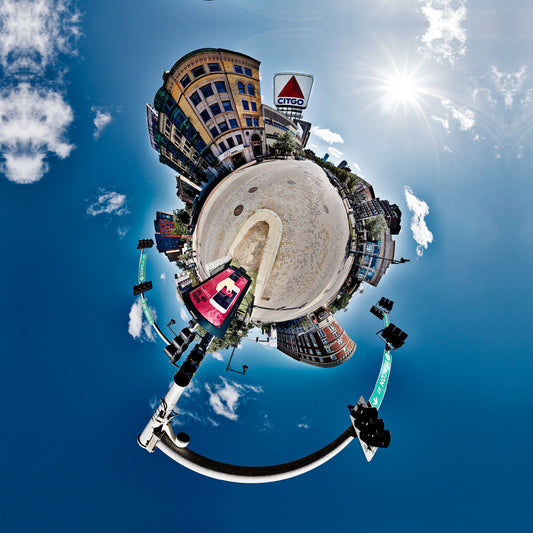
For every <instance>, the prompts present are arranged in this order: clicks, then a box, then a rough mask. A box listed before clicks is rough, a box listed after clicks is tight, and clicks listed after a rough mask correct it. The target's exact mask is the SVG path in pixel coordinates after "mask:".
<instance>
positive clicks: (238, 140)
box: [235, 135, 242, 144]
mask: <svg viewBox="0 0 533 533" xmlns="http://www.w3.org/2000/svg"><path fill="white" fill-rule="evenodd" d="M235 138H236V139H237V144H242V137H241V136H240V135H235Z"/></svg>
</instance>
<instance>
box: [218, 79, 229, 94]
mask: <svg viewBox="0 0 533 533" xmlns="http://www.w3.org/2000/svg"><path fill="white" fill-rule="evenodd" d="M215 87H216V88H217V93H219V94H220V93H227V92H228V90H227V89H226V84H225V83H224V82H223V81H215Z"/></svg>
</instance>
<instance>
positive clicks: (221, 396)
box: [205, 378, 263, 421]
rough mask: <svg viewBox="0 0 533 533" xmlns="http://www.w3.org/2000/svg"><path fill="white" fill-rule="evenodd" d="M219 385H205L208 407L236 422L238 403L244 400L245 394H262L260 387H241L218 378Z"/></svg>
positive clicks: (238, 384)
mask: <svg viewBox="0 0 533 533" xmlns="http://www.w3.org/2000/svg"><path fill="white" fill-rule="evenodd" d="M220 379H221V383H217V384H215V385H213V386H212V387H211V386H210V385H209V384H208V383H206V384H205V390H206V391H207V393H208V395H209V405H210V406H211V407H212V408H213V411H215V413H216V414H217V415H220V416H223V417H225V418H228V419H229V420H234V421H235V420H238V418H239V416H238V415H237V408H238V407H239V403H240V402H241V401H242V400H243V399H244V395H245V394H246V393H250V392H255V393H260V392H263V389H262V388H261V387H252V386H251V385H241V384H240V383H236V382H234V381H228V380H226V379H224V378H220Z"/></svg>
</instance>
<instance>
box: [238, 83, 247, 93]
mask: <svg viewBox="0 0 533 533" xmlns="http://www.w3.org/2000/svg"><path fill="white" fill-rule="evenodd" d="M237 90H238V91H239V93H240V94H246V91H245V90H244V83H243V82H242V81H238V82H237Z"/></svg>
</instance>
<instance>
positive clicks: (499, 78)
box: [491, 67, 527, 109]
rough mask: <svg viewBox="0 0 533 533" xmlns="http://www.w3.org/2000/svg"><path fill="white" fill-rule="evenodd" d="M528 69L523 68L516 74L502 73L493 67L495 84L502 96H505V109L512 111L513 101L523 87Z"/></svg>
mask: <svg viewBox="0 0 533 533" xmlns="http://www.w3.org/2000/svg"><path fill="white" fill-rule="evenodd" d="M526 71H527V67H521V68H520V69H519V70H518V71H516V72H509V73H505V72H500V71H499V70H498V68H497V67H491V72H492V76H493V78H494V83H495V85H496V88H497V90H498V91H499V92H500V94H502V95H503V99H504V102H505V107H506V108H507V109H511V108H512V107H513V101H514V98H515V96H516V95H517V94H518V92H519V91H520V89H521V87H522V83H523V81H524V78H525V76H526Z"/></svg>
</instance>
